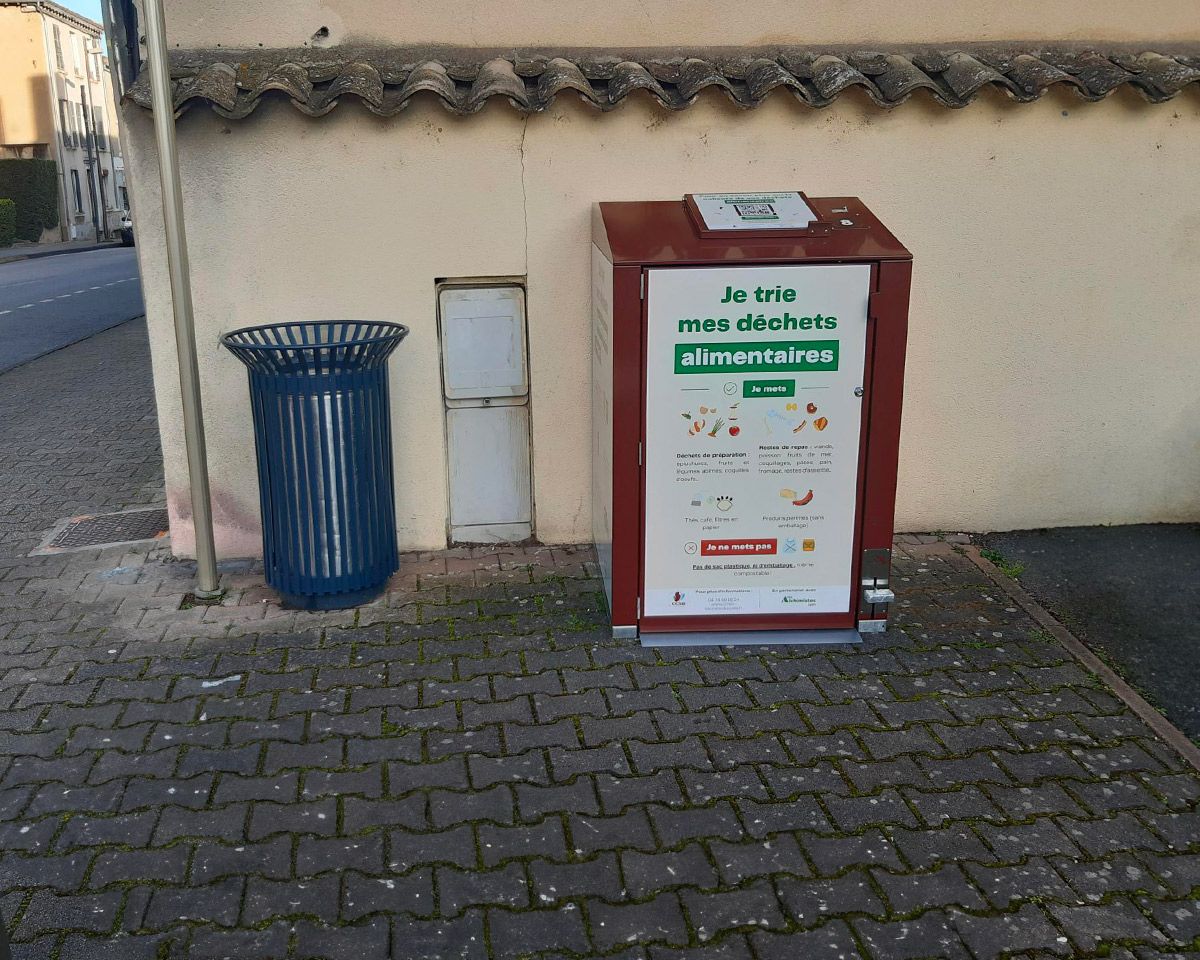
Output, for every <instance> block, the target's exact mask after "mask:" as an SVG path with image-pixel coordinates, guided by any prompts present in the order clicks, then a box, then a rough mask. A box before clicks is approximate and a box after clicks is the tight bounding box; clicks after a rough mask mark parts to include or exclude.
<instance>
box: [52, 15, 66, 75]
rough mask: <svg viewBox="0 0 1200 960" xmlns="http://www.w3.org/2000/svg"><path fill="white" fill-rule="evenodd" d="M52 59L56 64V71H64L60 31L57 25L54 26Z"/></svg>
mask: <svg viewBox="0 0 1200 960" xmlns="http://www.w3.org/2000/svg"><path fill="white" fill-rule="evenodd" d="M54 59H55V60H56V61H57V62H58V69H59V70H64V69H66V67H65V65H64V64H63V52H62V31H61V30H59V29H58V24H57V23H56V24H54Z"/></svg>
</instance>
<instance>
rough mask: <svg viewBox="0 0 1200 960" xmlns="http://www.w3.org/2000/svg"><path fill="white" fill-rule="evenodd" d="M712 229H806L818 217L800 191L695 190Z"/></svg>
mask: <svg viewBox="0 0 1200 960" xmlns="http://www.w3.org/2000/svg"><path fill="white" fill-rule="evenodd" d="M692 198H693V199H694V200H695V201H696V208H697V209H698V210H699V211H700V216H701V217H703V218H704V226H705V227H706V228H707V229H709V230H803V229H804V228H805V227H807V226H808V225H809V224H810V223H812V222H813V221H814V220H816V219H817V215H816V214H815V213H813V211H812V208H811V207H809V205H808V204H807V203H805V202H804V198H803V197H801V196H800V194H799V193H798V192H791V193H695V194H692Z"/></svg>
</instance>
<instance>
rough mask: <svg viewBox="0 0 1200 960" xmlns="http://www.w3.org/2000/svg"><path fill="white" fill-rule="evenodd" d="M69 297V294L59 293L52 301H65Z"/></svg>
mask: <svg viewBox="0 0 1200 960" xmlns="http://www.w3.org/2000/svg"><path fill="white" fill-rule="evenodd" d="M69 296H71V294H69V293H60V294H59V295H58V296H57V297H55V298H54V299H55V300H66V299H67V297H69Z"/></svg>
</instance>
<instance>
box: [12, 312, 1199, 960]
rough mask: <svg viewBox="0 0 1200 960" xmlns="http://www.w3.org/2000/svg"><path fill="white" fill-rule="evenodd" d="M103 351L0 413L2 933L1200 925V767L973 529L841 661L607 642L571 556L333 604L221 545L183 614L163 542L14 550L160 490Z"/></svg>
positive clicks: (315, 948) (1162, 935) (796, 933)
mask: <svg viewBox="0 0 1200 960" xmlns="http://www.w3.org/2000/svg"><path fill="white" fill-rule="evenodd" d="M136 332H137V328H136V327H134V326H128V325H127V327H124V328H121V329H120V330H118V331H113V332H111V333H110V334H105V335H102V336H103V337H111V338H113V341H112V342H110V341H103V342H102V343H101V344H100V345H97V344H96V341H97V340H100V339H101V338H95V340H93V341H89V343H90V344H92V346H91V348H90V349H93V350H99V349H100V347H111V346H112V343H114V342H123V341H121V338H123V337H124V338H128V339H129V341H130V342H133V340H134V339H135V337H134V335H135V334H136ZM81 346H82V345H81ZM72 351H74V353H73V354H72ZM80 356H82V354H81V353H80V352H79V348H71V351H64V352H63V353H61V354H56V355H54V357H49V358H45V359H44V360H42V361H38V362H37V363H35V364H33V365H31V366H30V367H29V368H24V369H25V371H30V370H33V371H35V372H40V374H41V376H32V375H30V376H28V377H27V379H26V380H24V381H21V382H20V383H19V384H18V385H17V386H16V387H14V386H13V384H12V382H11V381H10V378H9V377H5V378H0V403H3V404H5V405H6V406H5V407H4V408H5V409H6V410H7V409H12V408H11V407H9V406H7V404H15V403H17V402H18V398H17V395H18V394H21V395H24V393H25V392H28V393H29V396H28V397H27V401H26V402H25V407H24V412H23V414H22V416H23V417H24V418H26V419H27V420H28V421H29V422H28V423H24V424H23V425H21V426H19V427H14V426H12V424H11V422H6V423H5V424H0V470H2V471H3V476H4V480H5V482H6V484H7V483H16V484H17V486H18V488H19V491H20V492H19V494H18V497H19V499H20V500H21V501H22V503H24V504H25V505H24V506H16V505H14V504H12V503H10V502H8V498H10V496H11V494H10V493H9V488H8V487H7V486H6V487H5V494H4V496H5V498H6V502H5V504H4V513H3V519H4V524H5V527H4V529H5V531H6V533H5V539H4V543H3V545H4V551H5V553H4V556H3V557H2V558H0V563H2V566H0V574H2V575H0V709H2V712H0V851H2V852H0V913H2V914H3V916H4V918H5V919H6V921H7V922H8V924H9V926H10V929H12V930H13V932H14V939H15V941H16V944H15V950H14V956H15V957H17V958H39V960H41V958H47V957H48V958H54V960H81V958H87V960H105V958H129V960H140V958H147V960H149V958H176V957H179V958H183V957H189V958H215V957H233V958H247V960H257V958H275V957H293V958H315V957H322V958H326V957H327V958H338V960H341V958H354V960H371V958H382V957H396V958H404V960H416V958H426V957H429V958H438V960H449V958H480V960H483V958H502V957H513V958H516V957H527V956H533V957H538V958H542V960H549V958H555V960H566V958H579V957H617V958H621V960H633V958H643V960H644V958H651V960H668V958H671V960H709V958H711V960H746V958H754V960H808V958H814V960H824V958H831V960H832V958H843V957H845V958H854V957H865V958H887V957H896V958H917V957H938V958H960V957H961V958H984V957H996V956H999V955H1001V954H1002V953H1004V952H1005V951H1009V952H1012V953H1014V954H1017V955H1020V956H1023V957H1028V958H1034V957H1037V958H1048V957H1052V956H1056V957H1068V956H1085V957H1120V958H1139V960H1144V958H1150V957H1163V956H1171V955H1182V954H1185V953H1189V952H1193V953H1194V952H1195V951H1196V950H1197V948H1198V946H1200V940H1198V939H1197V937H1198V936H1200V813H1198V812H1197V808H1196V804H1197V799H1198V798H1200V778H1197V776H1196V774H1195V772H1194V771H1193V770H1191V768H1189V767H1187V766H1186V765H1185V764H1184V762H1183V761H1182V760H1181V759H1180V758H1179V757H1178V756H1177V755H1176V754H1174V753H1173V752H1171V751H1170V750H1169V749H1168V748H1167V747H1166V746H1165V745H1164V744H1163V743H1162V742H1161V741H1159V740H1158V739H1156V737H1155V735H1154V734H1153V733H1152V732H1151V731H1150V730H1149V729H1148V728H1146V727H1145V726H1144V725H1143V724H1142V723H1141V722H1140V721H1139V720H1137V719H1136V718H1135V717H1134V716H1133V715H1132V713H1131V712H1130V711H1129V710H1128V709H1127V708H1126V707H1125V705H1124V704H1123V703H1122V702H1121V701H1120V700H1118V699H1117V698H1115V697H1114V696H1113V695H1112V694H1111V692H1110V691H1108V690H1107V689H1106V688H1105V686H1104V685H1103V684H1102V683H1101V682H1100V681H1099V680H1098V679H1097V678H1096V677H1094V676H1092V675H1090V674H1089V673H1087V672H1086V671H1084V670H1083V669H1081V668H1080V667H1079V666H1078V665H1077V664H1076V662H1075V661H1074V660H1072V659H1071V657H1070V656H1069V655H1068V654H1067V653H1066V651H1065V650H1064V649H1063V648H1062V647H1061V646H1060V645H1059V644H1058V643H1057V641H1055V640H1054V639H1053V638H1052V637H1050V636H1048V635H1046V634H1044V633H1041V632H1039V631H1038V629H1036V625H1035V624H1034V623H1033V622H1031V621H1030V620H1029V619H1028V618H1027V617H1026V615H1025V614H1023V613H1021V612H1020V611H1019V610H1018V609H1017V608H1016V607H1015V605H1012V604H1010V603H1008V602H1007V600H1006V598H1005V597H1003V596H1000V595H997V593H996V592H995V588H994V586H993V585H992V584H991V583H990V582H988V581H986V580H985V579H984V578H983V577H982V575H981V574H980V573H979V571H978V570H977V569H976V568H975V567H974V566H973V565H972V564H971V563H970V562H969V561H967V560H966V559H965V558H963V557H960V556H959V555H957V554H956V553H955V552H954V549H953V547H952V545H950V544H946V543H942V542H937V541H933V542H920V541H921V540H924V541H931V540H932V538H917V539H916V540H910V541H909V542H907V543H901V544H900V545H898V548H897V556H896V563H895V567H896V577H897V588H898V591H899V593H900V596H901V600H900V602H899V604H898V611H897V617H896V626H895V628H894V629H893V630H891V631H890V632H889V633H887V634H885V635H879V636H875V637H873V638H871V639H870V640H869V641H868V642H866V643H864V644H862V645H861V646H859V647H856V648H853V649H848V648H845V649H832V648H803V647H798V648H796V647H794V648H774V649H769V648H745V647H741V648H725V649H703V650H694V649H677V648H675V649H665V650H658V651H653V650H646V649H642V648H641V647H639V646H637V645H636V644H635V643H632V642H628V641H626V642H619V641H613V640H612V639H611V637H610V636H608V635H607V632H606V631H605V629H604V626H603V614H602V606H601V602H600V595H599V593H598V583H597V581H596V579H595V578H594V575H593V574H594V568H593V566H592V563H591V559H590V553H589V552H588V551H587V550H586V549H583V548H578V549H572V548H554V549H551V548H544V547H541V548H537V547H535V548H528V549H520V550H511V551H507V552H500V553H491V552H486V551H469V550H459V551H451V552H449V553H441V554H421V555H412V556H408V557H405V558H404V564H403V566H402V569H401V573H400V574H399V575H398V576H397V577H396V578H395V579H394V581H393V583H392V585H391V589H390V590H389V592H388V594H387V595H386V596H385V597H384V598H383V599H382V600H381V601H379V602H377V603H375V604H371V605H369V606H367V607H363V608H361V609H360V610H359V611H357V612H351V613H340V614H332V615H314V614H296V613H292V612H288V611H284V610H281V609H280V608H279V607H278V605H277V604H275V603H274V602H273V600H272V599H271V596H270V594H269V593H268V592H267V591H265V590H264V588H263V587H262V586H261V578H260V574H259V572H258V569H257V567H256V566H255V565H253V564H240V565H239V564H230V565H227V566H226V572H225V582H226V584H227V585H228V586H229V588H230V592H229V594H228V596H227V598H226V601H225V604H224V605H223V606H219V607H201V606H197V607H191V608H190V609H180V601H181V597H182V594H183V592H184V590H186V589H187V588H188V586H190V568H189V565H188V564H185V563H172V562H169V559H168V558H165V557H164V556H162V555H161V553H160V552H154V551H150V552H147V551H136V550H127V551H123V550H119V549H118V550H108V551H101V550H93V551H85V552H82V553H76V554H66V555H61V556H56V557H37V558H24V557H23V553H24V552H25V551H26V550H27V549H28V546H30V545H32V544H33V543H34V542H36V540H37V539H38V536H37V534H40V532H41V528H43V527H45V526H48V525H49V523H50V522H52V521H53V520H54V519H56V518H57V517H59V516H62V515H65V514H68V513H71V512H78V510H79V509H83V508H84V506H83V505H87V506H92V507H94V506H98V505H103V506H115V505H120V506H128V505H133V504H136V503H139V502H153V498H154V495H155V476H154V473H153V469H152V460H153V458H152V457H151V458H147V457H146V456H145V452H146V449H147V447H146V444H148V443H150V444H152V440H151V439H150V438H149V436H148V428H149V427H152V423H151V422H149V421H147V420H146V416H147V411H146V408H147V407H148V403H149V401H148V400H147V399H146V398H147V397H148V395H149V394H148V386H147V384H146V382H145V378H144V376H142V378H141V380H140V381H138V376H141V375H138V376H134V375H132V374H128V376H129V378H130V382H129V383H128V384H125V383H122V382H121V381H122V377H123V376H126V374H121V373H120V372H118V371H116V370H114V371H111V377H112V382H111V383H108V384H107V385H106V387H105V389H106V390H108V389H111V390H113V391H116V393H115V395H114V396H113V397H112V399H111V400H109V399H107V398H106V400H105V402H103V403H99V404H92V403H88V404H80V405H79V409H78V411H77V413H76V415H75V418H74V419H73V418H72V417H70V416H67V415H65V413H64V410H65V408H64V406H63V404H66V403H69V402H70V401H69V400H68V399H66V398H63V399H62V400H61V402H60V400H59V397H58V392H59V391H60V390H63V389H65V390H66V391H67V394H68V395H70V392H71V391H72V390H76V391H79V392H82V391H83V390H84V387H85V384H84V383H83V380H85V379H86V378H87V376H88V367H87V365H86V364H83V363H77V367H78V369H76V368H73V367H72V366H71V364H70V363H69V362H68V361H70V360H71V359H72V357H74V358H75V360H76V361H78V358H79V357H80ZM56 358H58V360H56ZM54 362H59V363H61V364H62V366H61V368H60V369H59V368H51V367H48V366H47V364H52V363H54ZM18 373H22V371H18ZM91 375H92V376H93V377H96V376H100V375H102V374H101V373H100V372H98V371H94V370H93V371H92V373H91ZM103 375H105V376H108V375H109V373H104V374H103ZM55 376H57V377H59V378H62V379H58V380H56V379H55ZM72 377H74V378H75V379H74V380H72ZM64 381H65V386H64ZM39 391H40V393H39ZM80 395H81V394H80ZM39 397H41V400H40V402H39V399H38V398H39ZM75 402H77V403H78V402H79V396H76V398H75ZM84 410H86V413H87V417H86V418H85V417H84V416H82V413H83V411H84ZM38 417H41V418H42V419H43V420H44V421H45V422H44V423H43V426H42V429H40V430H39V429H38V428H37V427H36V422H37V418H38ZM55 418H57V419H55ZM9 420H10V421H11V418H9ZM130 421H131V424H132V425H130ZM52 423H53V427H51V424H52ZM120 436H124V437H126V438H127V440H128V448H127V449H123V448H120V447H114V445H113V444H112V443H110V442H109V438H110V437H120ZM4 441H7V442H4ZM139 443H140V444H141V446H139ZM22 444H23V445H22ZM43 451H44V452H43ZM34 461H40V462H36V463H35V462H34ZM22 511H25V512H24V513H22ZM21 525H23V526H24V527H25V528H27V530H30V531H32V532H31V533H26V534H21V533H20V532H19V531H16V530H15V529H14V526H21ZM34 528H36V529H34Z"/></svg>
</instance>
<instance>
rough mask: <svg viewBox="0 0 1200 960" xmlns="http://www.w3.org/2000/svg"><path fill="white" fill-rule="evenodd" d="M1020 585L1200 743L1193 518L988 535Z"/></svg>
mask: <svg viewBox="0 0 1200 960" xmlns="http://www.w3.org/2000/svg"><path fill="white" fill-rule="evenodd" d="M984 540H985V544H986V546H988V547H991V548H992V549H993V550H995V551H997V552H998V553H1000V554H1001V555H1002V556H1003V558H1004V560H1005V561H1007V562H1008V563H1011V564H1023V565H1024V570H1022V571H1021V573H1020V574H1019V576H1018V579H1019V580H1020V582H1021V586H1023V587H1024V588H1025V589H1026V590H1028V591H1029V592H1030V593H1031V594H1033V595H1034V596H1035V597H1037V599H1038V600H1039V601H1041V603H1042V604H1043V606H1045V607H1046V608H1047V609H1049V610H1050V612H1051V613H1053V614H1054V615H1055V616H1056V617H1057V618H1058V619H1059V620H1061V621H1062V622H1063V623H1064V624H1065V625H1066V626H1067V627H1068V628H1069V629H1070V630H1071V631H1072V632H1074V633H1075V634H1076V636H1078V637H1079V638H1080V639H1081V640H1083V641H1084V643H1086V644H1087V645H1088V646H1089V647H1091V648H1092V650H1094V651H1095V652H1096V653H1097V654H1098V655H1099V656H1100V657H1101V658H1103V659H1105V660H1107V661H1108V662H1109V663H1110V664H1112V666H1113V667H1114V668H1115V669H1116V670H1117V672H1119V673H1120V674H1121V675H1122V676H1124V677H1125V679H1126V680H1128V681H1129V683H1130V684H1132V685H1133V686H1134V687H1135V688H1136V689H1137V690H1138V691H1139V692H1140V693H1141V694H1142V696H1144V697H1145V698H1146V699H1147V700H1149V701H1150V702H1151V703H1153V704H1154V705H1155V706H1156V707H1158V709H1159V710H1161V711H1162V712H1163V713H1164V714H1165V715H1166V716H1167V719H1169V720H1170V721H1171V722H1172V723H1174V724H1175V725H1176V726H1177V727H1179V729H1181V730H1182V731H1183V732H1184V733H1186V734H1187V735H1188V736H1190V737H1192V738H1193V739H1195V740H1197V742H1200V621H1198V620H1197V612H1198V609H1200V525H1198V524H1185V523H1181V524H1165V523H1164V524H1141V525H1135V526H1127V527H1063V528H1060V529H1057V530H1026V531H1018V532H1015V533H995V534H990V535H989V536H987V537H985V538H984Z"/></svg>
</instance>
